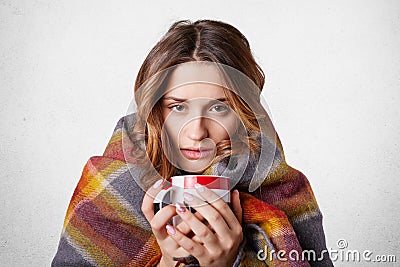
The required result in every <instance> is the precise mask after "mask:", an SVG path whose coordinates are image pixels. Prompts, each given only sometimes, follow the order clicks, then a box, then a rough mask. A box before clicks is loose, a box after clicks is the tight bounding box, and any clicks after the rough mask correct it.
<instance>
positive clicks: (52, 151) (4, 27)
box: [0, 0, 400, 266]
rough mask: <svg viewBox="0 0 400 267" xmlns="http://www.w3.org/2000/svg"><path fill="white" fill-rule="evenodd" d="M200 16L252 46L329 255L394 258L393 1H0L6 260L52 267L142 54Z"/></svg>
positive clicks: (398, 59) (1, 223) (396, 42)
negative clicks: (314, 203)
mask: <svg viewBox="0 0 400 267" xmlns="http://www.w3.org/2000/svg"><path fill="white" fill-rule="evenodd" d="M149 2H150V1H149ZM201 18H210V19H218V20H222V21H225V22H228V23H231V24H232V25H234V26H235V27H237V28H238V29H239V30H240V31H241V32H242V33H243V34H244V35H245V36H246V37H247V38H248V40H249V42H250V44H251V47H252V51H253V53H254V55H255V57H256V60H257V61H258V62H259V63H260V65H261V66H262V68H263V69H264V71H265V73H266V76H267V81H266V85H265V87H264V90H263V95H264V97H265V98H266V99H267V101H268V104H269V107H270V109H271V112H272V115H273V121H274V123H275V126H276V129H277V131H278V134H279V136H280V138H281V140H282V143H283V146H284V149H285V152H286V153H285V154H286V158H287V161H288V163H289V164H291V165H292V166H293V167H295V168H297V169H299V170H301V171H302V172H303V173H304V174H306V176H307V177H308V178H309V180H310V182H311V185H312V187H313V190H314V192H315V195H316V197H317V200H318V203H319V205H320V208H321V210H322V212H323V215H324V227H325V232H326V237H327V244H328V247H330V248H332V249H337V245H336V242H337V240H338V239H340V238H345V239H346V240H347V242H348V244H349V249H357V250H360V251H363V250H365V249H369V250H371V251H373V252H374V255H376V254H396V255H397V258H398V261H400V254H399V252H398V251H399V249H400V245H399V240H400V232H399V230H398V226H399V224H398V218H399V217H400V209H399V203H400V194H399V192H400V188H399V178H398V177H399V170H400V164H399V162H398V161H399V153H400V147H399V140H400V127H399V126H400V125H399V122H400V120H399V117H400V116H399V115H400V114H399V113H400V107H399V106H400V105H399V104H400V101H399V100H400V92H399V90H400V88H399V85H400V54H399V47H400V32H399V31H400V2H399V1H380V0H375V1H367V0H360V1H349V0H345V1H320V0H318V1H317V0H316V1H297V0H295V1H246V2H237V3H235V2H232V1H219V2H217V1H215V2H214V1H196V2H195V1H172V0H169V1H152V3H143V2H137V3H135V2H134V1H119V2H118V1H98V0H97V1H32V0H30V1H0V40H1V43H0V49H1V50H0V112H1V113H0V114H1V120H0V121H1V130H0V138H1V154H0V166H1V169H0V171H1V172H0V173H1V185H0V204H1V211H0V255H1V261H0V263H1V265H4V266H49V265H50V262H51V260H52V258H53V256H54V254H55V252H56V249H57V245H58V241H59V235H60V233H61V229H62V224H63V219H64V215H65V212H66V209H67V205H68V202H69V200H70V197H71V195H72V192H73V190H74V188H75V186H76V184H77V182H78V180H79V177H80V175H81V171H82V168H83V166H84V164H85V163H86V161H87V159H88V158H89V157H90V156H93V155H101V154H102V153H103V150H104V148H105V146H106V144H107V142H108V140H109V138H110V136H111V133H112V130H113V129H114V126H115V124H116V122H117V121H118V119H119V118H120V117H122V116H123V115H125V112H126V110H127V108H128V104H129V102H130V100H131V98H132V95H133V91H132V90H133V83H134V80H135V77H136V74H137V71H138V69H139V68H140V65H141V64H142V62H143V60H144V58H145V57H146V55H147V53H148V52H149V51H150V49H151V47H153V46H154V45H155V43H156V42H157V41H158V40H159V39H160V37H161V36H162V35H163V34H164V33H165V32H166V31H167V29H168V27H169V26H170V25H171V24H172V23H173V22H174V21H175V20H178V19H190V20H197V19H201ZM347 265H350V264H349V263H344V262H340V261H337V262H336V266H347ZM359 265H360V266H364V264H363V263H361V264H360V263H359ZM368 266H393V265H391V264H380V265H379V264H378V265H373V264H371V265H368Z"/></svg>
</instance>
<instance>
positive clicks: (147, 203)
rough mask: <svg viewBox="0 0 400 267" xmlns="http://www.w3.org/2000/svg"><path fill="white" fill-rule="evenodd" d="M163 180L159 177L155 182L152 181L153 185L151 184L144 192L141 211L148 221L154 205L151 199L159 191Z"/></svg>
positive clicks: (151, 215) (150, 218)
mask: <svg viewBox="0 0 400 267" xmlns="http://www.w3.org/2000/svg"><path fill="white" fill-rule="evenodd" d="M163 182H164V180H163V179H160V180H158V181H157V182H155V183H154V185H153V186H151V187H150V188H149V189H148V190H147V192H146V194H145V195H144V198H143V202H142V212H143V214H144V216H145V217H146V219H147V221H148V222H151V220H152V219H153V217H154V205H153V201H154V198H155V196H156V195H157V194H158V193H159V192H160V191H161V189H162V188H163V187H162V184H163Z"/></svg>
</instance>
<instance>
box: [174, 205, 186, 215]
mask: <svg viewBox="0 0 400 267" xmlns="http://www.w3.org/2000/svg"><path fill="white" fill-rule="evenodd" d="M175 207H176V209H177V210H178V211H179V212H182V213H184V212H185V211H186V208H185V206H183V204H181V203H176V204H175Z"/></svg>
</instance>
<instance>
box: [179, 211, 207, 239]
mask: <svg viewBox="0 0 400 267" xmlns="http://www.w3.org/2000/svg"><path fill="white" fill-rule="evenodd" d="M193 215H194V216H196V218H197V219H199V221H202V222H203V221H204V220H205V219H204V217H203V216H202V215H201V214H200V213H199V212H195V213H194V214H193ZM175 227H176V228H177V229H178V230H179V232H181V233H182V234H184V235H187V234H189V233H190V232H191V231H192V228H190V225H188V224H187V223H186V222H184V221H182V222H180V223H179V224H178V225H176V226H175Z"/></svg>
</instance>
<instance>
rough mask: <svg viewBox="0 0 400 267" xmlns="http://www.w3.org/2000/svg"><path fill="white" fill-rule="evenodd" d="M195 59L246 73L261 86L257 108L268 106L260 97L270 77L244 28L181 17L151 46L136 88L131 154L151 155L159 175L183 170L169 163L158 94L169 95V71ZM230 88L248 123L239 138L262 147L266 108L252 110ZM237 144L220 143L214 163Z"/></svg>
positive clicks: (230, 98) (254, 147)
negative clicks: (259, 139)
mask: <svg viewBox="0 0 400 267" xmlns="http://www.w3.org/2000/svg"><path fill="white" fill-rule="evenodd" d="M192 61H208V62H214V63H220V64H223V65H226V66H229V67H231V68H233V69H235V70H237V71H240V72H242V73H243V74H244V75H246V76H247V77H248V78H249V79H250V80H251V81H252V83H254V84H255V86H256V89H257V90H256V92H254V90H252V92H251V95H250V98H249V99H251V101H252V102H253V103H252V104H253V105H255V106H256V107H257V108H256V110H257V109H260V110H261V109H262V107H261V103H260V99H259V95H260V93H261V90H262V88H263V86H264V82H265V75H264V72H263V70H262V69H261V67H260V66H259V65H258V64H257V63H256V61H255V59H254V57H253V55H252V52H251V50H250V45H249V42H248V41H247V39H246V37H245V36H244V35H243V34H242V33H241V32H240V31H239V30H237V29H236V28H235V27H233V26H231V25H229V24H227V23H224V22H221V21H215V20H198V21H195V22H191V21H189V20H180V21H177V22H175V23H173V24H172V26H171V27H170V28H169V30H168V31H167V33H166V34H165V35H164V36H163V37H162V38H161V40H160V41H159V42H158V43H157V44H156V45H155V46H154V47H153V48H152V49H151V51H150V53H149V54H148V55H147V57H146V59H145V60H144V62H143V64H142V66H141V68H140V70H139V73H138V75H137V78H136V81H135V86H134V92H135V101H136V104H137V113H136V123H135V126H134V128H133V133H132V137H131V138H132V139H133V140H132V141H133V143H134V144H136V145H135V146H134V149H133V150H132V151H131V153H132V156H133V157H135V159H136V161H137V163H139V164H140V163H143V164H144V162H145V161H146V160H145V158H146V157H147V158H148V159H149V160H150V162H151V164H152V165H153V167H154V169H155V170H156V171H157V172H158V174H159V175H161V176H162V177H163V178H165V179H168V178H169V177H171V176H173V175H175V174H176V173H178V169H177V168H176V167H175V166H174V165H173V164H171V163H170V162H169V161H168V159H167V157H166V155H165V154H164V151H163V147H162V142H161V130H162V126H163V121H162V113H161V112H162V111H161V99H159V98H158V97H157V96H159V95H160V93H161V94H162V93H163V90H165V88H166V84H167V82H168V72H163V70H166V69H168V68H171V67H173V66H176V65H179V64H181V63H186V62H192ZM231 82H232V83H233V85H232V86H233V87H234V88H235V87H236V88H238V87H241V86H243V85H240V82H239V83H235V81H232V80H231ZM235 84H236V86H235ZM144 85H146V86H144ZM253 87H254V86H253ZM139 88H145V89H144V90H143V89H140V90H139ZM242 89H243V88H242ZM224 91H225V95H226V97H227V98H228V103H229V105H230V107H231V108H232V109H233V110H234V111H235V112H236V113H237V115H238V117H239V118H240V119H241V121H242V123H243V126H244V129H242V130H240V131H241V134H239V135H238V139H237V142H239V143H240V142H241V143H242V144H244V143H246V144H247V146H248V147H249V148H250V151H251V153H254V151H256V150H257V149H259V147H258V144H257V142H256V136H257V133H259V132H260V126H259V125H258V122H257V118H258V117H257V116H262V115H260V114H262V112H259V114H256V113H257V112H256V113H255V112H254V108H253V109H252V108H250V106H249V105H248V103H246V101H245V100H244V99H242V97H240V96H239V95H238V94H236V93H235V92H234V90H233V91H231V90H229V89H226V88H224ZM253 105H252V106H253ZM232 147H234V145H232V144H231V143H230V141H229V140H224V141H222V142H220V143H219V144H217V156H216V158H215V159H214V161H213V162H212V163H210V165H212V164H214V163H216V162H218V161H220V160H221V159H223V158H225V157H228V156H230V155H232V154H233V153H236V152H235V151H233V150H232V149H231V148H232ZM164 149H166V148H164ZM147 162H148V160H147ZM210 165H209V166H210ZM145 179H146V180H147V181H142V182H144V183H146V184H150V183H153V182H154V179H151V178H150V177H147V178H145ZM149 179H150V180H149Z"/></svg>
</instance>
